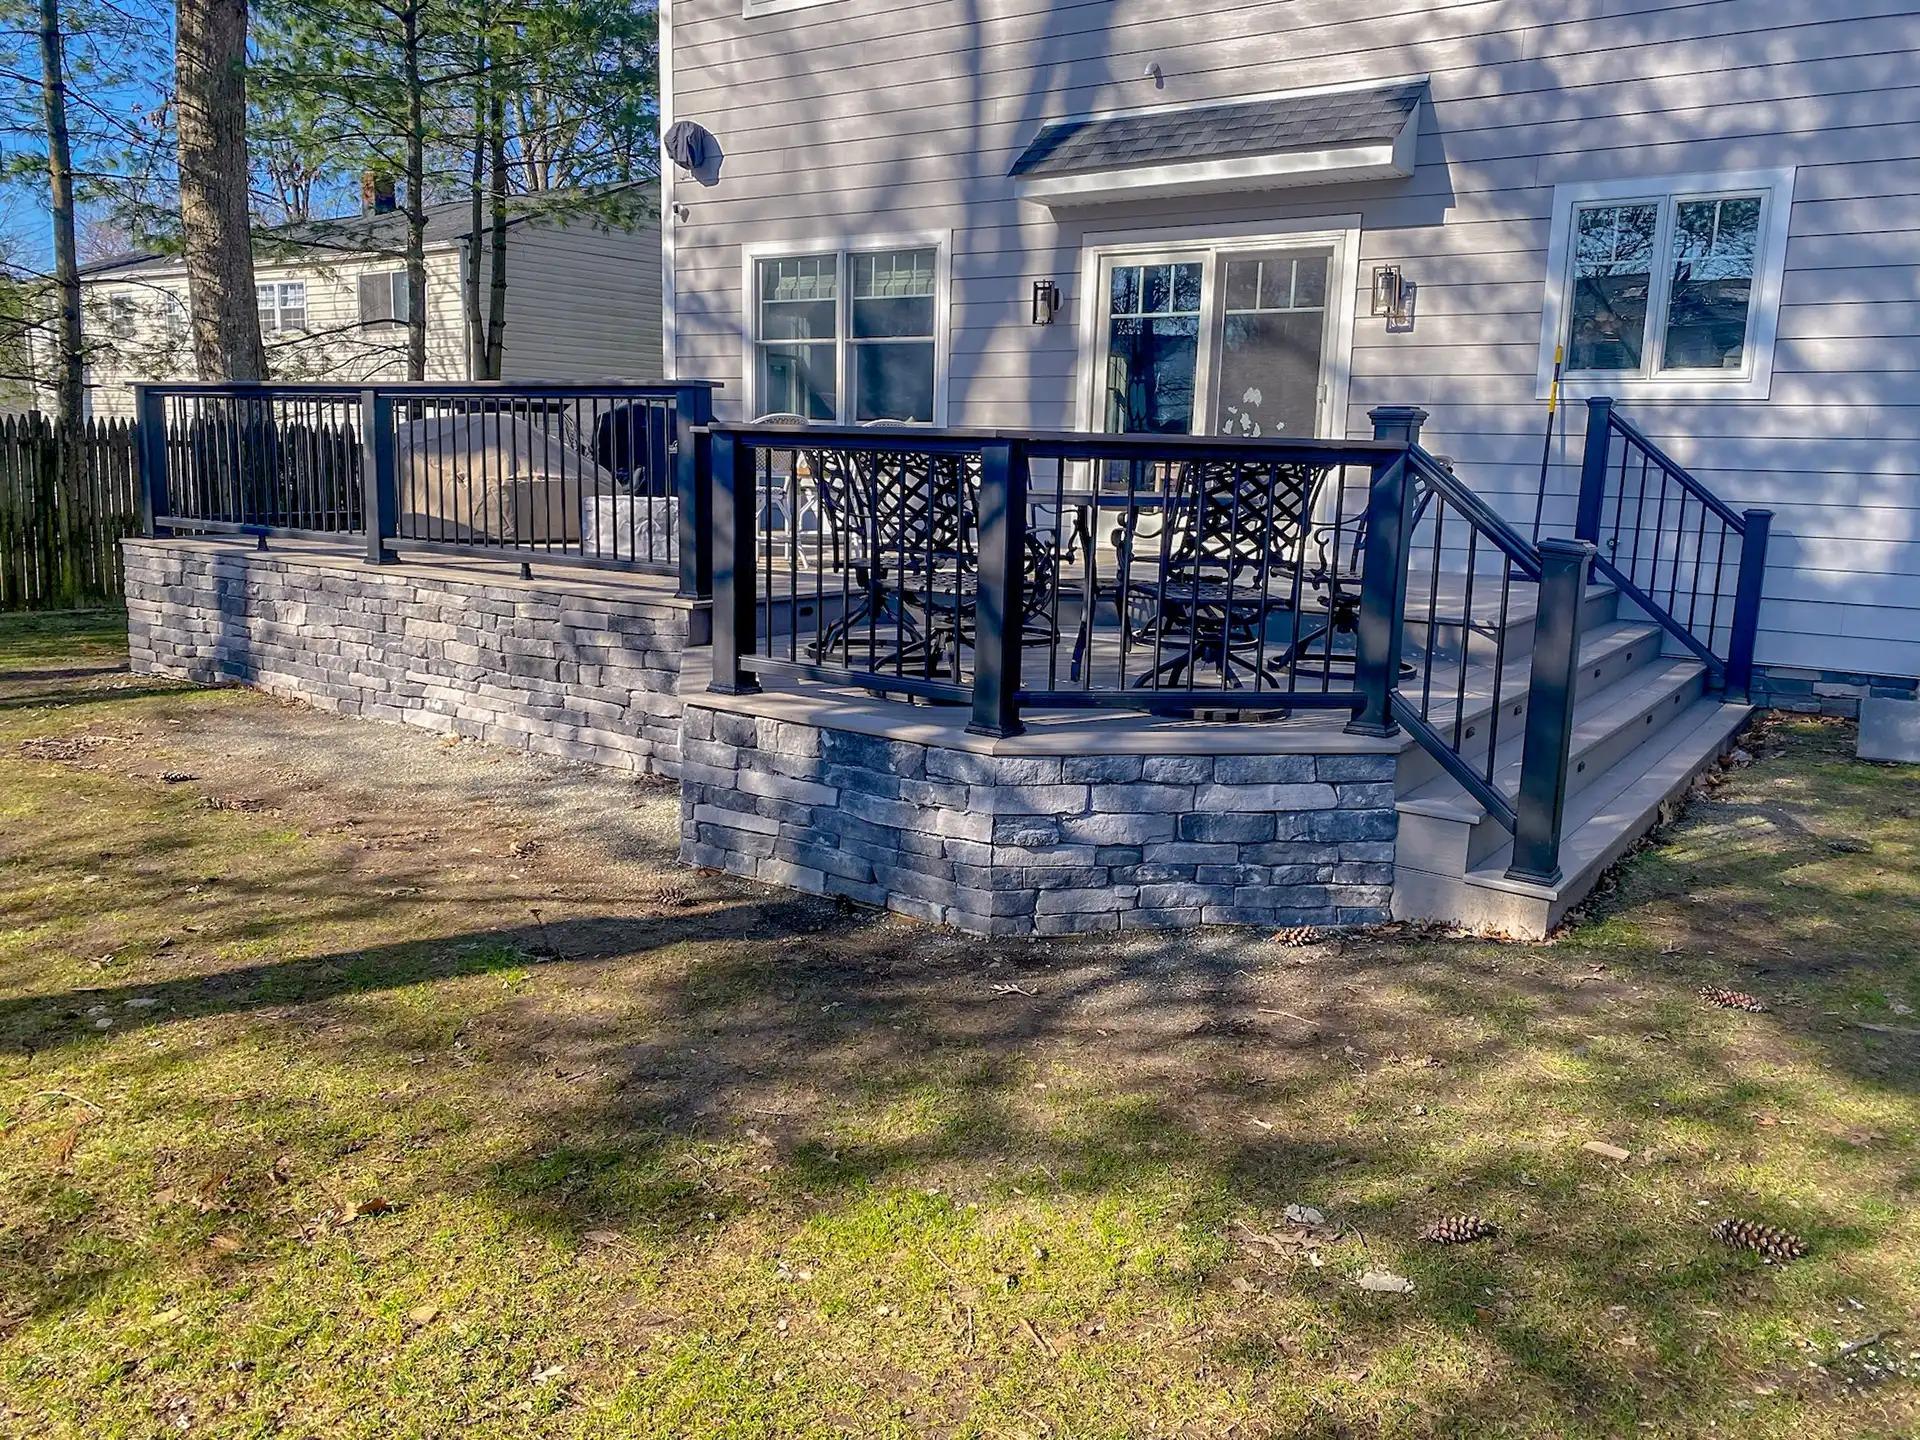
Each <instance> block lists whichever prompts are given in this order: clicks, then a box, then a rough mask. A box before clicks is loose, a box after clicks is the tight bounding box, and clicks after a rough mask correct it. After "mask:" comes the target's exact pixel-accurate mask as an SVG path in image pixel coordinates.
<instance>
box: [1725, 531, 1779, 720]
mask: <svg viewBox="0 0 1920 1440" xmlns="http://www.w3.org/2000/svg"><path fill="white" fill-rule="evenodd" d="M1741 519H1743V520H1745V521H1746V525H1747V528H1746V530H1745V531H1744V532H1743V533H1742V534H1741V536H1740V573H1739V579H1738V580H1737V581H1736V582H1735V589H1734V592H1733V633H1732V634H1730V635H1729V636H1728V637H1727V691H1726V693H1727V695H1728V697H1729V698H1731V699H1736V700H1740V701H1743V702H1744V701H1749V700H1751V699H1752V698H1753V647H1754V641H1755V638H1756V637H1757V636H1758V634H1759V632H1760V592H1761V589H1762V587H1763V586H1764V584H1765V583H1766V578H1767V539H1768V537H1769V536H1770V535H1771V533H1772V531H1773V512H1772V511H1771V510H1745V511H1742V512H1741Z"/></svg>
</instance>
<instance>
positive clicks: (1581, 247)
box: [1540, 171, 1793, 398]
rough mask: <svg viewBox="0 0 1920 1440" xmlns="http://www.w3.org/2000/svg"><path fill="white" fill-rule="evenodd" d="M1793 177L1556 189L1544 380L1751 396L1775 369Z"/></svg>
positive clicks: (1631, 390)
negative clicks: (1560, 374)
mask: <svg viewBox="0 0 1920 1440" xmlns="http://www.w3.org/2000/svg"><path fill="white" fill-rule="evenodd" d="M1792 188H1793V179H1792V172H1791V171H1783V172H1773V171H1769V172H1761V173H1749V174H1742V175H1726V176H1717V177H1716V176H1704V177H1702V176H1689V177H1675V178H1671V179H1667V180H1662V181H1652V182H1645V181H1636V182H1612V181H1610V182H1607V183H1605V184H1600V185H1590V186H1589V185H1563V186H1560V187H1558V188H1557V189H1556V190H1555V192H1554V197H1555V204H1554V220H1553V233H1552V237H1551V240H1550V244H1549V255H1548V267H1549V268H1548V303H1547V306H1546V315H1545V320H1544V322H1543V333H1542V336H1541V352H1542V355H1541V367H1540V372H1541V380H1542V386H1543V390H1544V386H1545V384H1546V383H1547V382H1548V381H1549V380H1550V378H1551V369H1552V352H1553V350H1554V348H1555V347H1560V349H1561V350H1562V353H1563V355H1564V374H1565V376H1566V378H1567V379H1568V380H1570V381H1572V382H1574V383H1576V384H1584V385H1585V386H1586V388H1587V389H1588V390H1589V391H1591V392H1593V393H1600V392H1602V391H1605V390H1614V391H1617V392H1618V393H1620V394H1623V395H1633V394H1645V395H1669V396H1673V397H1674V398H1710V397H1713V396H1717V395H1719V396H1726V397H1728V398H1755V397H1760V396H1764V395H1765V394H1766V389H1767V384H1768V381H1769V380H1770V378H1771V374H1772V364H1773V337H1774V326H1775V321H1776V317H1777V314H1778V310H1779V303H1780V281H1781V272H1782V270H1783V268H1784V262H1785V254H1786V234H1787V219H1788V213H1789V210H1790V207H1791V205H1792Z"/></svg>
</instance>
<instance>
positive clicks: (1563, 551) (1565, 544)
mask: <svg viewBox="0 0 1920 1440" xmlns="http://www.w3.org/2000/svg"><path fill="white" fill-rule="evenodd" d="M1540 553H1541V554H1542V555H1559V556H1562V557H1564V558H1567V559H1578V560H1588V559H1591V558H1592V557H1593V556H1595V555H1597V554H1599V553H1600V547H1599V546H1598V545H1595V544H1594V543H1593V542H1592V541H1591V540H1573V539H1569V538H1567V537H1566V536H1564V535H1549V536H1548V537H1547V538H1546V539H1544V540H1542V541H1541V542H1540Z"/></svg>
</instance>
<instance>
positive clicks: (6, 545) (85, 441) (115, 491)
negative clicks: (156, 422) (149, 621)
mask: <svg viewBox="0 0 1920 1440" xmlns="http://www.w3.org/2000/svg"><path fill="white" fill-rule="evenodd" d="M69 445H77V446H78V447H79V451H80V454H79V462H80V463H79V465H78V467H77V471H76V475H75V478H74V479H72V480H71V481H69V480H67V479H64V478H63V471H64V468H65V467H64V466H63V463H62V462H63V459H64V456H65V452H66V447H68V446H69ZM135 453H136V452H135V447H134V428H133V426H132V425H131V424H129V423H128V422H127V421H125V420H111V421H99V420H95V421H89V422H87V424H86V425H84V426H83V427H82V428H81V430H80V433H79V434H78V435H77V436H76V435H72V434H70V433H63V432H61V431H60V430H58V429H57V428H56V427H55V426H54V425H53V423H52V422H51V421H50V420H48V419H47V418H46V417H45V416H43V415H37V414H36V415H24V416H22V415H9V416H4V417H0V610H66V609H73V608H76V607H79V606H85V605H97V604H100V603H102V602H110V601H113V600H117V599H118V598H119V597H120V595H121V593H122V590H121V580H120V540H121V538H122V537H123V536H127V535H131V534H133V533H135V532H136V531H137V530H138V529H139V525H140V494H139V481H138V463H137V461H136V459H135Z"/></svg>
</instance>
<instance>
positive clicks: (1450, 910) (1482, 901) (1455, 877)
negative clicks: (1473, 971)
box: [1393, 695, 1753, 939]
mask: <svg viewBox="0 0 1920 1440" xmlns="http://www.w3.org/2000/svg"><path fill="white" fill-rule="evenodd" d="M1752 713H1753V707H1752V706H1750V705H1743V704H1736V703H1731V702H1726V701H1722V700H1720V699H1719V698H1718V697H1716V696H1711V695H1706V696H1702V697H1701V698H1699V699H1697V700H1694V701H1693V702H1692V703H1691V704H1690V705H1688V706H1687V707H1686V708H1685V709H1684V710H1682V711H1681V713H1680V714H1678V715H1676V716H1674V717H1673V718H1672V719H1671V720H1670V721H1669V722H1668V723H1667V724H1665V725H1664V726H1658V727H1656V728H1655V731H1654V733H1653V734H1651V735H1649V736H1647V737H1646V738H1645V739H1644V740H1642V742H1641V743H1640V744H1638V745H1637V746H1635V747H1633V748H1632V749H1630V750H1629V751H1628V752H1627V753H1626V754H1625V755H1623V756H1622V757H1621V758H1619V759H1618V760H1616V761H1615V762H1614V763H1613V764H1612V765H1611V766H1609V767H1608V768H1607V769H1606V770H1605V771H1604V772H1602V773H1601V774H1600V775H1599V776H1597V777H1596V778H1594V779H1593V780H1592V781H1591V782H1590V783H1588V784H1587V785H1586V786H1585V788H1583V789H1582V790H1581V791H1579V792H1578V793H1577V794H1576V795H1574V796H1573V798H1571V799H1570V800H1569V801H1568V804H1567V810H1566V817H1565V824H1564V827H1563V831H1562V834H1563V836H1564V838H1563V839H1562V841H1561V846H1560V869H1561V878H1560V879H1559V880H1558V881H1557V882H1556V883H1555V884H1553V885H1539V884H1534V883H1531V882H1528V881H1523V880H1514V879H1511V878H1509V877H1508V875H1507V873H1506V869H1507V866H1508V864H1509V863H1510V862H1511V860H1512V853H1513V844H1512V840H1511V839H1510V838H1506V837H1505V836H1504V833H1503V835H1502V843H1500V844H1499V845H1498V846H1497V847H1494V848H1492V849H1491V850H1490V851H1489V853H1487V854H1486V855H1485V856H1484V857H1483V858H1480V859H1479V860H1477V861H1476V862H1474V863H1472V864H1470V865H1468V866H1467V867H1465V868H1464V869H1453V868H1450V867H1449V866H1447V865H1446V864H1445V863H1444V862H1443V863H1441V864H1439V865H1428V864H1423V863H1421V861H1422V858H1423V857H1421V856H1420V855H1419V854H1417V853H1408V852H1407V851H1406V850H1405V848H1404V828H1405V825H1406V816H1405V815H1404V814H1403V816H1402V826H1403V849H1402V855H1401V857H1400V860H1399V862H1398V863H1397V866H1396V870H1395V876H1394V893H1393V907H1394V914H1395V916H1396V917H1397V918H1401V919H1432V920H1444V921H1447V922H1449V923H1451V924H1456V925H1460V926H1463V927H1465V928H1468V929H1472V930H1479V931H1484V932H1490V933H1497V934H1505V935H1512V936H1516V937H1519V938H1524V939H1540V938H1542V937H1544V936H1545V935H1546V934H1547V933H1548V932H1549V931H1551V930H1552V928H1553V927H1554V926H1555V925H1557V924H1559V923H1560V921H1561V920H1562V919H1563V918H1564V917H1565V916H1566V913H1567V912H1568V911H1569V910H1571V909H1572V908H1573V907H1574V906H1575V905H1577V904H1578V903H1579V902H1580V901H1581V900H1583V899H1584V898H1585V897H1586V896H1587V895H1588V893H1589V892H1591V891H1592V889H1593V886H1594V883H1595V882H1596V881H1597V880H1598V879H1599V878H1600V875H1601V874H1602V873H1603V872H1604V871H1605V870H1606V868H1607V867H1608V866H1609V865H1611V864H1613V863H1614V861H1616V860H1618V859H1619V858H1620V857H1621V856H1622V855H1624V854H1625V853H1626V852H1627V850H1628V849H1630V848H1631V847H1632V846H1633V844H1634V843H1635V842H1636V841H1637V840H1639V839H1640V837H1641V836H1643V835H1645V834H1646V833H1647V832H1648V831H1649V830H1650V829H1652V828H1653V826H1654V824H1655V823H1656V822H1657V821H1658V819H1659V816H1660V809H1661V806H1663V805H1664V804H1666V803H1667V802H1668V801H1669V800H1671V799H1672V798H1673V797H1674V796H1676V795H1678V794H1680V793H1681V792H1682V791H1683V790H1685V788H1686V787H1687V785H1688V784H1690V783H1691V782H1692V780H1693V778H1694V777H1695V776H1696V775H1698V774H1699V773H1700V772H1701V771H1702V770H1704V769H1706V768H1707V767H1708V766H1709V765H1711V764H1712V763H1713V762H1714V761H1715V759H1716V758H1717V757H1719V756H1720V755H1721V754H1723V753H1724V752H1725V751H1726V749H1727V747H1728V746H1729V745H1730V744H1731V743H1732V742H1733V738H1734V736H1736V735H1737V734H1739V732H1740V730H1741V728H1742V726H1744V725H1745V724H1746V722H1747V719H1748V717H1749V716H1750V715H1751V714H1752ZM1489 823H1490V822H1489ZM1496 828H1497V827H1496Z"/></svg>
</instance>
